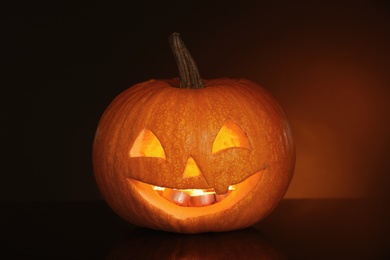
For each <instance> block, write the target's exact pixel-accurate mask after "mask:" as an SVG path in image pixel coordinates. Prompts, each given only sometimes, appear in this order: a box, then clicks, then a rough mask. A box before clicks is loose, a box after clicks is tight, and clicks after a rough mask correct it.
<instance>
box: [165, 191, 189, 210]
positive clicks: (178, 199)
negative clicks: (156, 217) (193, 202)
mask: <svg viewBox="0 0 390 260" xmlns="http://www.w3.org/2000/svg"><path fill="white" fill-rule="evenodd" d="M162 196H163V197H164V198H166V199H168V200H170V201H172V202H173V203H175V204H177V205H180V206H187V205H188V202H189V201H190V199H191V195H189V194H187V193H185V192H182V191H179V190H172V189H165V190H164V191H163V193H162Z"/></svg>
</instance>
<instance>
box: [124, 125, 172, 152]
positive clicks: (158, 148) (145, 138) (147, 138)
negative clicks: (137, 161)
mask: <svg viewBox="0 0 390 260" xmlns="http://www.w3.org/2000/svg"><path fill="white" fill-rule="evenodd" d="M129 155H130V157H158V158H163V159H165V152H164V148H163V147H162V145H161V143H160V141H159V140H158V138H157V136H155V135H154V134H153V133H152V131H150V130H149V129H143V130H142V131H141V132H140V133H139V135H138V137H137V139H135V142H134V144H133V147H132V148H131V150H130V154H129Z"/></svg>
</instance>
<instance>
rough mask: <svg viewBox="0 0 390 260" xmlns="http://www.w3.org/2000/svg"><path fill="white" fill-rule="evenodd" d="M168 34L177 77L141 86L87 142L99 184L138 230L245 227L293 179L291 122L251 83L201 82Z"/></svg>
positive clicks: (126, 93)
mask: <svg viewBox="0 0 390 260" xmlns="http://www.w3.org/2000/svg"><path fill="white" fill-rule="evenodd" d="M170 40H171V46H172V49H173V51H174V54H175V58H176V60H177V62H178V67H179V72H180V77H179V78H175V79H168V80H149V81H147V82H143V83H139V84H137V85H135V86H133V87H131V88H129V89H127V90H125V91H124V92H123V93H121V94H120V96H119V97H118V98H116V99H114V101H113V102H112V103H111V104H110V105H109V106H108V108H107V109H106V111H105V112H104V114H103V115H102V118H101V120H100V122H99V126H98V129H97V131H96V135H95V140H94V145H93V164H94V173H95V177H96V181H97V184H98V186H99V189H100V191H101V193H102V195H103V197H104V199H105V200H106V201H107V203H108V204H109V205H110V207H111V208H112V209H113V210H114V211H115V212H116V213H117V214H118V215H120V216H121V217H122V218H124V219H125V220H127V221H129V222H131V223H133V224H136V225H139V226H143V227H148V228H153V229H158V230H165V231H169V232H180V233H201V232H221V231H229V230H235V229H242V228H246V227H249V226H251V225H253V224H254V223H256V222H258V221H260V220H261V219H263V218H264V217H265V216H266V215H268V214H269V213H270V212H271V211H272V210H273V209H274V208H275V207H276V205H277V204H278V203H279V201H280V200H281V199H282V198H283V195H284V194H285V192H286V190H287V188H288V185H289V183H290V180H291V177H292V174H293V169H294V161H295V151H294V142H293V140H292V135H291V133H290V127H289V126H288V122H287V121H286V118H285V116H284V114H283V112H282V110H281V109H280V108H279V105H278V103H277V102H276V100H274V99H273V98H272V96H271V95H270V93H268V92H267V91H266V90H265V89H263V88H262V87H260V86H259V85H257V84H255V83H254V82H251V81H248V80H245V79H237V80H235V79H229V78H224V79H213V80H203V79H201V78H200V75H199V73H198V70H197V68H196V64H195V62H194V61H193V59H192V57H191V55H190V54H189V52H188V51H187V49H186V48H185V46H184V44H183V43H182V41H181V40H180V38H179V37H178V34H173V35H172V36H171V38H170ZM286 133H287V134H286ZM284 137H286V141H283V142H281V140H283V138H284ZM236 148H239V149H236ZM129 157H131V158H129ZM134 157H135V158H134ZM147 157H153V158H161V159H163V160H159V159H157V160H156V159H151V158H147Z"/></svg>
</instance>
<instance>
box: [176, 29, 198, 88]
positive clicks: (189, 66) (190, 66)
mask: <svg viewBox="0 0 390 260" xmlns="http://www.w3.org/2000/svg"><path fill="white" fill-rule="evenodd" d="M169 43H170V45H171V49H172V52H173V55H174V56H175V60H176V63H177V66H178V67H179V75H180V76H179V78H180V88H191V89H198V88H204V85H203V82H202V79H201V77H200V75H199V71H198V68H197V67H196V63H195V61H194V59H193V58H192V57H191V54H190V52H189V51H188V49H187V48H186V46H185V45H184V42H183V41H182V39H181V37H180V34H179V33H172V34H171V36H169Z"/></svg>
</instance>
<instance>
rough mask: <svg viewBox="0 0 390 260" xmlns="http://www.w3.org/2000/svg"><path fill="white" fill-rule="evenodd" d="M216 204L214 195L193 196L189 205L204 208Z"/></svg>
mask: <svg viewBox="0 0 390 260" xmlns="http://www.w3.org/2000/svg"><path fill="white" fill-rule="evenodd" d="M214 203H215V197H214V194H213V193H210V194H205V195H200V196H192V197H191V200H190V201H189V203H188V206H190V207H202V206H207V205H211V204H214Z"/></svg>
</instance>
